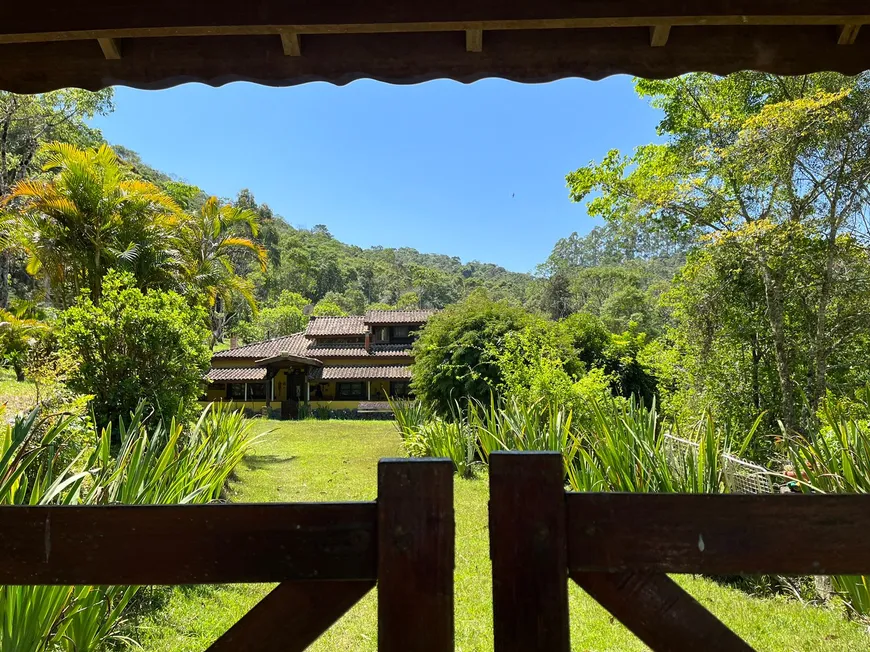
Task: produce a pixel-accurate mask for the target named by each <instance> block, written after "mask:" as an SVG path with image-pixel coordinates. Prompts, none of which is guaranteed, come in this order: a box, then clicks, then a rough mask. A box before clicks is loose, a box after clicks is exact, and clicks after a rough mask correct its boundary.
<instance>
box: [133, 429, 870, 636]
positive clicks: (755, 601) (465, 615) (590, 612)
mask: <svg viewBox="0 0 870 652" xmlns="http://www.w3.org/2000/svg"><path fill="white" fill-rule="evenodd" d="M257 427H258V428H259V429H261V430H269V429H272V430H273V431H272V433H271V434H270V435H268V436H267V437H266V439H265V440H263V441H262V442H261V443H259V444H258V445H257V446H256V448H255V449H254V450H253V452H252V453H251V454H249V455H248V456H247V457H246V458H245V460H244V461H243V462H242V464H241V465H240V467H239V469H238V472H237V475H238V477H237V479H236V481H235V482H233V484H232V491H231V499H232V500H234V501H239V502H242V501H244V502H272V501H326V500H370V499H373V498H375V494H376V488H377V461H378V459H380V458H381V457H395V456H397V455H400V454H401V444H400V439H399V437H398V435H397V434H396V433H395V430H394V428H393V425H392V424H391V423H385V422H354V421H306V422H274V421H273V422H268V421H263V422H258V423H257ZM487 499H488V491H487V479H486V476H485V474H481V475H480V476H479V477H477V478H475V479H471V480H462V479H459V478H457V479H456V481H455V506H456V518H457V523H456V531H457V540H456V579H455V582H456V586H455V590H456V649H457V650H461V651H464V652H465V651H467V652H470V651H477V650H492V625H491V622H492V605H491V590H492V589H491V580H490V563H489V549H488V541H487V537H488V533H487V506H486V503H487ZM783 536H784V537H787V536H788V534H787V533H784V534H783ZM679 582H680V583H681V584H682V585H683V586H684V587H685V588H686V589H687V590H688V591H689V592H690V593H692V595H694V596H695V597H696V598H697V599H698V600H700V602H702V603H703V604H704V605H705V606H707V607H708V608H709V609H710V610H711V611H712V612H713V613H714V614H716V615H717V616H718V617H719V618H720V619H722V620H723V621H724V622H725V623H726V624H727V625H729V626H730V627H732V628H733V629H734V630H735V631H736V632H737V633H738V634H740V635H741V636H743V637H745V639H746V640H747V641H748V642H749V643H750V644H751V645H753V646H754V647H755V648H756V649H758V650H764V651H765V652H770V651H782V652H794V651H800V652H804V651H806V652H809V651H816V650H830V651H834V652H839V651H844V652H845V651H846V650H850V651H851V650H860V649H868V648H870V636H868V634H867V633H866V632H865V631H864V629H863V628H862V627H861V626H860V625H858V624H856V623H854V622H849V621H847V620H845V618H844V617H843V614H842V612H841V611H840V610H835V609H826V608H818V607H809V606H804V605H802V604H800V603H799V602H797V601H795V600H786V599H759V598H752V597H749V596H747V595H746V594H745V593H743V592H741V591H739V590H737V589H733V588H728V587H724V586H720V585H718V584H716V583H714V582H711V581H710V580H707V579H703V578H693V577H681V578H679ZM269 588H270V586H269V585H256V586H248V585H244V586H220V587H193V588H175V589H172V590H171V591H167V592H166V593H163V594H161V596H160V597H161V600H162V609H160V610H159V611H156V612H154V613H153V614H152V615H151V616H149V617H147V618H146V619H145V620H144V621H143V622H142V623H141V624H140V631H139V638H140V640H141V642H142V644H143V647H144V648H145V649H146V650H151V651H155V652H169V651H170V650H171V651H185V650H190V651H193V650H197V651H199V650H203V649H205V648H206V647H208V645H209V644H210V643H211V642H212V641H213V640H214V639H215V638H217V637H218V636H219V635H220V634H221V633H222V632H223V631H225V630H226V629H227V628H228V627H229V626H230V625H231V624H232V623H233V622H235V621H236V620H237V619H238V618H240V617H241V616H242V615H243V614H244V613H245V612H246V611H247V610H248V609H250V608H251V607H252V606H254V604H256V602H257V601H258V600H259V599H260V598H261V597H262V596H264V595H265V594H266V593H267V592H268V590H269ZM376 600H377V597H376V595H375V594H374V592H373V593H372V594H369V595H368V596H366V597H365V598H364V599H363V600H362V601H361V602H360V603H359V604H357V605H356V606H355V607H354V608H353V609H352V610H351V611H350V612H348V614H347V615H346V616H345V617H344V618H342V619H341V620H340V621H339V622H338V623H336V624H335V625H333V627H332V628H331V629H330V630H329V631H328V632H327V633H326V634H325V635H324V636H323V637H321V639H320V640H318V641H317V642H316V643H315V644H314V645H313V646H312V648H311V649H312V650H315V651H318V652H324V651H326V650H372V651H373V650H375V649H376V644H377V640H376V636H377V634H376V605H377V602H376ZM570 602H571V605H570V608H571V623H572V624H571V628H572V631H571V638H572V648H573V649H574V650H582V651H589V652H592V651H595V652H604V651H620V652H622V651H632V650H643V649H645V648H644V646H643V645H641V644H640V643H639V642H638V641H637V639H636V638H635V637H634V636H633V635H632V634H631V633H629V632H628V631H627V630H626V629H625V628H624V627H622V626H621V625H620V624H619V623H618V622H615V621H613V620H612V619H611V617H610V615H609V614H608V613H607V612H605V611H604V609H602V608H601V607H600V606H598V604H597V603H595V602H594V601H593V600H592V599H591V598H589V597H588V596H586V594H584V593H583V592H582V591H581V590H580V589H578V588H577V587H575V586H572V587H571V593H570Z"/></svg>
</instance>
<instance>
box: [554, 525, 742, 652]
mask: <svg viewBox="0 0 870 652" xmlns="http://www.w3.org/2000/svg"><path fill="white" fill-rule="evenodd" d="M637 543H638V544H639V545H643V540H642V539H638V540H637ZM571 579H573V580H574V581H575V582H577V584H579V585H580V587H581V588H582V589H583V590H584V591H586V592H587V593H588V594H589V595H590V596H592V597H593V598H594V599H595V600H596V602H598V603H599V604H600V605H601V606H603V607H604V608H605V609H607V611H609V612H610V613H611V614H613V616H615V617H616V618H617V619H618V620H619V621H620V622H621V623H622V624H623V625H625V626H626V627H628V629H630V630H631V631H632V632H634V634H636V635H637V637H638V638H639V639H640V640H641V641H643V642H644V643H646V644H647V645H648V646H649V647H650V648H651V649H652V650H654V651H655V652H670V651H672V650H704V651H705V652H752V648H751V647H750V646H749V645H747V644H746V642H744V641H743V640H742V639H741V638H740V637H739V636H737V634H735V633H734V632H732V631H731V630H730V629H729V628H728V627H726V626H725V625H723V624H722V622H721V621H720V620H719V619H717V618H716V617H715V616H714V615H713V614H711V613H710V612H709V611H707V610H706V609H705V608H704V607H703V606H702V605H701V604H700V603H699V602H698V601H697V600H695V598H693V597H692V596H691V595H689V594H688V593H686V592H685V591H684V590H683V589H682V588H681V587H680V586H679V585H678V584H677V583H676V582H674V581H673V580H672V579H671V578H669V577H668V576H667V575H665V574H663V573H653V574H651V575H644V574H635V573H574V572H572V573H571Z"/></svg>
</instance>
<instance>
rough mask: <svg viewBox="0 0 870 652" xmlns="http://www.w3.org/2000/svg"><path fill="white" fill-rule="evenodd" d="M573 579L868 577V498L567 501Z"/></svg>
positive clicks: (598, 497)
mask: <svg viewBox="0 0 870 652" xmlns="http://www.w3.org/2000/svg"><path fill="white" fill-rule="evenodd" d="M567 507H568V509H567V512H568V533H569V544H568V563H569V566H570V568H571V571H572V573H574V572H583V571H604V572H629V571H631V572H664V573H708V574H714V575H717V574H723V575H730V574H734V575H752V574H767V573H770V574H774V573H775V574H780V575H835V574H861V573H868V572H870V542H868V540H867V532H870V496H864V495H838V496H833V495H772V496H749V495H734V494H732V495H667V494H568V496H567Z"/></svg>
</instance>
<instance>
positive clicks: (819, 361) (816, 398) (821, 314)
mask: <svg viewBox="0 0 870 652" xmlns="http://www.w3.org/2000/svg"><path fill="white" fill-rule="evenodd" d="M838 231H839V229H838V224H837V221H836V220H831V226H830V228H829V229H828V238H827V242H826V246H827V248H828V252H827V254H828V255H827V260H826V261H825V273H824V277H823V278H822V288H821V290H820V291H819V306H818V310H817V312H816V337H815V342H814V343H813V348H814V352H813V353H814V355H813V366H814V377H813V379H812V392H811V394H810V407H811V408H812V411H813V414H815V412H816V410H817V409H818V407H819V402H820V401H821V400H822V398H823V397H824V395H825V392H826V391H827V389H828V356H829V354H830V348H829V347H828V332H827V328H828V306H829V305H830V303H831V294H833V285H834V263H835V262H836V260H837V234H838Z"/></svg>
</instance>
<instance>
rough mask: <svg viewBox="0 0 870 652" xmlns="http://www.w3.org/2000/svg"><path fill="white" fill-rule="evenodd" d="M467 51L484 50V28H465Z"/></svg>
mask: <svg viewBox="0 0 870 652" xmlns="http://www.w3.org/2000/svg"><path fill="white" fill-rule="evenodd" d="M465 51H466V52H483V30H482V29H468V30H465Z"/></svg>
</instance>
